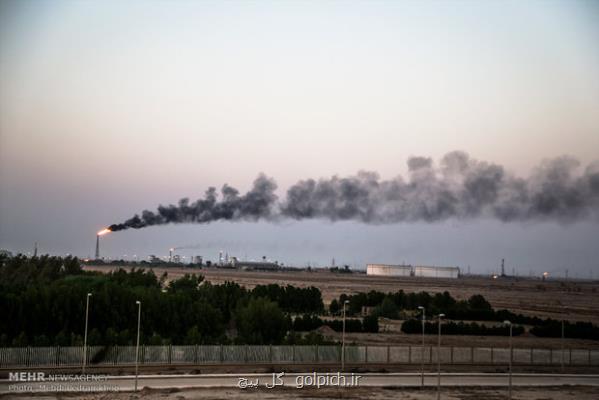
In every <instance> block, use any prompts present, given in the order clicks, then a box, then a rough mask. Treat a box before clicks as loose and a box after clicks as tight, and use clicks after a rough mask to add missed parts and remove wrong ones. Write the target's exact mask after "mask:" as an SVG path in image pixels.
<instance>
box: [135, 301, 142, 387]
mask: <svg viewBox="0 0 599 400" xmlns="http://www.w3.org/2000/svg"><path fill="white" fill-rule="evenodd" d="M135 304H137V345H136V346H135V391H136V392H137V376H138V375H139V331H140V327H141V301H139V300H137V301H136V302H135Z"/></svg>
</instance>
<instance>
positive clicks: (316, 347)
mask: <svg viewBox="0 0 599 400" xmlns="http://www.w3.org/2000/svg"><path fill="white" fill-rule="evenodd" d="M314 349H315V353H316V362H318V345H315V347H314Z"/></svg>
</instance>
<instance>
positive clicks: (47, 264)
mask: <svg viewBox="0 0 599 400" xmlns="http://www.w3.org/2000/svg"><path fill="white" fill-rule="evenodd" d="M87 293H91V294H92V295H91V297H90V303H89V328H88V329H89V331H88V344H90V345H111V344H119V345H128V344H133V343H134V341H135V337H136V333H137V305H136V301H137V300H139V301H140V302H141V337H142V341H143V342H144V343H146V344H167V343H173V344H217V343H219V344H227V343H249V344H279V343H284V342H285V340H286V337H287V336H288V335H289V332H290V331H292V329H293V326H292V318H291V313H319V312H322V310H323V309H324V305H323V302H322V296H321V293H320V291H319V290H318V289H316V288H313V287H309V288H296V287H292V286H285V287H283V286H279V285H266V286H257V287H256V288H254V289H253V290H248V289H246V288H244V287H242V286H240V285H238V284H237V283H233V282H226V283H223V284H219V285H214V284H211V283H210V282H205V281H204V280H203V277H202V276H200V275H185V276H183V277H181V278H179V279H176V280H173V281H170V282H169V283H167V275H166V274H164V275H162V276H160V277H157V276H156V275H155V274H154V272H153V271H152V270H144V269H132V270H131V271H125V270H123V269H119V270H116V271H113V272H110V273H107V274H104V273H99V272H91V271H83V270H82V269H81V267H80V262H79V260H78V259H77V258H74V257H66V258H61V257H50V256H42V257H32V258H29V257H24V256H15V257H6V256H2V257H0V309H2V312H3V318H2V319H0V346H27V345H33V346H47V345H61V346H67V345H79V344H82V343H83V333H84V327H85V311H86V298H87ZM317 339H318V338H316V340H317ZM293 340H297V338H296V339H293Z"/></svg>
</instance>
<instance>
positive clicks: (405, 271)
mask: <svg viewBox="0 0 599 400" xmlns="http://www.w3.org/2000/svg"><path fill="white" fill-rule="evenodd" d="M411 274H412V267H410V266H409V265H390V264H368V265H366V275H379V276H410V275H411Z"/></svg>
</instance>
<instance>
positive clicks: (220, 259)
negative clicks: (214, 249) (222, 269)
mask: <svg viewBox="0 0 599 400" xmlns="http://www.w3.org/2000/svg"><path fill="white" fill-rule="evenodd" d="M218 265H223V251H222V250H221V251H220V252H219V253H218Z"/></svg>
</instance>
